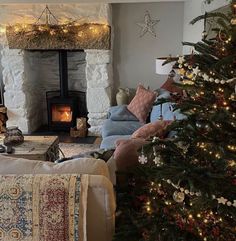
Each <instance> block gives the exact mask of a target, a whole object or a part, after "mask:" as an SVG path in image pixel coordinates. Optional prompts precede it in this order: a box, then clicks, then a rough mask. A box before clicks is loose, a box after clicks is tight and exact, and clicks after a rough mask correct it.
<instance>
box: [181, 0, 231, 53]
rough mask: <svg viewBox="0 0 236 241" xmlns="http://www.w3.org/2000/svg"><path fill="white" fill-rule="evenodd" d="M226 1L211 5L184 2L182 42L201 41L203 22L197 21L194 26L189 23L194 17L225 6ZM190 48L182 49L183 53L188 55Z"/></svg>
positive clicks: (199, 0)
mask: <svg viewBox="0 0 236 241" xmlns="http://www.w3.org/2000/svg"><path fill="white" fill-rule="evenodd" d="M227 3H229V1H227V0H215V1H213V2H212V3H211V4H209V5H208V4H204V0H186V2H185V3H184V34H183V40H184V41H187V42H193V43H195V42H198V41H199V40H201V37H202V32H203V29H204V21H199V22H197V23H195V24H194V25H191V24H190V22H191V20H192V19H194V18H195V17H197V16H199V15H202V14H204V13H205V12H206V11H207V12H209V11H213V10H215V9H217V8H220V7H222V6H225V5H227ZM189 51H190V48H189V47H184V48H183V53H184V54H187V53H189Z"/></svg>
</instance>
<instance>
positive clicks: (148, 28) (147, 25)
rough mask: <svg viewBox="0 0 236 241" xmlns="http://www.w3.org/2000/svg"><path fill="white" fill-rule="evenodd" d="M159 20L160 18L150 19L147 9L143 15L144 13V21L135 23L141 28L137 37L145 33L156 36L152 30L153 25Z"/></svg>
mask: <svg viewBox="0 0 236 241" xmlns="http://www.w3.org/2000/svg"><path fill="white" fill-rule="evenodd" d="M158 22H160V20H158V19H157V20H155V19H152V18H151V16H150V13H149V12H148V11H146V13H145V15H144V22H142V23H137V25H138V26H139V27H140V28H141V32H140V35H139V37H140V38H141V37H143V36H144V35H145V34H146V33H150V34H151V35H152V36H154V37H156V36H157V35H156V33H155V30H154V26H155V25H156V24H157V23H158Z"/></svg>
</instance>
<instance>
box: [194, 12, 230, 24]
mask: <svg viewBox="0 0 236 241" xmlns="http://www.w3.org/2000/svg"><path fill="white" fill-rule="evenodd" d="M215 17H217V18H222V19H224V20H225V21H226V22H227V23H228V24H230V20H231V19H230V18H229V17H228V16H227V15H226V14H224V13H220V12H216V13H214V12H211V13H207V16H205V14H204V15H200V16H198V17H196V18H194V19H193V20H192V21H191V22H190V24H192V25H193V24H195V23H196V22H198V21H200V20H202V19H205V18H215Z"/></svg>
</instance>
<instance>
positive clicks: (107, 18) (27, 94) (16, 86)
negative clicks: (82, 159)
mask: <svg viewBox="0 0 236 241" xmlns="http://www.w3.org/2000/svg"><path fill="white" fill-rule="evenodd" d="M49 7H50V9H51V10H52V11H53V12H55V13H56V15H57V16H58V18H61V19H60V20H61V21H62V22H63V21H64V20H65V19H78V16H80V17H81V19H82V20H81V21H82V23H102V24H106V26H104V30H106V31H108V30H109V31H108V32H107V33H108V34H109V36H108V37H109V38H107V39H106V40H107V41H109V44H107V45H106V46H108V47H106V48H103V47H100V46H101V45H99V46H97V47H96V46H94V45H93V46H92V45H86V46H82V47H80V48H76V49H83V50H84V59H83V60H82V61H83V62H84V64H83V68H84V80H85V82H86V85H84V87H85V88H82V89H81V88H80V84H78V85H77V84H76V85H74V83H75V81H77V77H78V76H79V78H80V74H79V72H78V71H77V70H75V69H76V67H77V66H76V65H78V62H80V61H81V59H79V58H80V57H75V56H76V54H77V53H76V52H74V53H73V52H71V51H70V50H71V49H70V48H68V62H69V59H70V62H71V63H72V64H71V63H69V67H68V70H69V82H70V81H71V80H72V82H71V83H73V86H70V84H69V90H70V91H69V92H68V95H69V96H71V95H72V96H73V97H74V95H76V96H77V95H78V92H77V91H81V90H82V92H84V93H80V94H81V95H82V97H81V98H80V97H77V98H79V100H78V101H79V103H81V102H83V101H84V102H85V103H86V106H87V112H86V113H88V115H87V117H88V124H89V125H90V127H89V131H88V134H89V135H90V136H99V135H100V134H101V127H102V124H103V122H104V121H105V119H106V117H107V111H108V109H109V107H110V106H111V100H112V85H113V76H112V72H113V70H112V49H111V48H110V47H111V46H112V39H113V38H112V36H111V34H113V32H112V31H110V28H107V27H108V25H109V26H111V23H112V20H111V17H112V12H111V6H110V4H104V3H96V4H95V3H93V4H87V3H86V4H63V5H60V4H54V5H50V6H49ZM44 8H45V4H38V5H37V7H36V5H33V4H32V5H28V6H27V8H23V7H22V8H20V9H19V7H16V6H15V5H7V6H6V7H5V8H4V9H1V12H2V11H3V10H4V14H3V15H4V18H3V17H2V18H1V17H0V18H1V22H2V23H3V24H5V25H4V26H8V25H9V24H11V25H14V24H16V23H19V24H22V23H23V24H24V23H32V22H34V19H35V16H39V15H40V14H41V12H42V10H43V9H44ZM3 15H1V16H3ZM16 16H19V18H16ZM25 16H27V17H28V18H27V19H25ZM88 31H89V36H90V33H91V34H93V28H91V30H90V29H89V30H88ZM94 34H95V35H93V36H97V37H99V36H100V35H99V34H97V33H94ZM62 40H63V39H62ZM98 40H100V39H99V38H98ZM16 42H17V41H16ZM16 42H12V44H13V45H14V44H17V43H16ZM1 43H2V50H1V64H2V70H3V71H2V73H3V82H4V89H5V93H4V100H5V105H6V107H7V110H8V121H7V126H15V125H16V126H18V127H19V128H20V129H21V130H22V131H23V133H25V134H30V133H33V132H35V130H37V129H38V128H39V126H41V125H43V124H46V123H47V118H48V117H47V104H46V96H45V94H46V92H47V96H49V98H53V97H59V99H60V96H61V93H60V92H61V91H60V90H59V86H60V84H59V71H58V56H57V57H55V56H54V57H52V55H53V51H55V50H54V49H61V48H60V47H55V46H56V45H55V46H54V47H55V48H54V49H53V48H52V49H50V51H51V52H50V51H45V52H43V54H41V53H40V51H41V50H44V49H49V48H47V46H46V45H44V46H42V48H40V49H38V48H37V51H34V52H32V51H30V50H32V49H34V50H36V49H35V48H32V47H31V46H30V47H28V46H27V47H26V48H20V47H19V46H10V45H9V42H8V39H7V35H6V33H4V34H2V35H1ZM29 43H30V42H29ZM107 43H108V42H107ZM62 49H64V48H63V47H62ZM45 55H47V56H45ZM41 61H42V63H40V62H41ZM70 65H71V66H72V67H71V66H70ZM42 69H43V70H42ZM48 76H49V77H50V78H47V77H48ZM71 76H72V79H71ZM51 77H52V78H51ZM50 80H51V81H50ZM79 81H80V80H79ZM79 81H78V82H79ZM71 87H73V88H71ZM74 87H76V88H74ZM77 87H78V88H77ZM72 90H73V91H72ZM74 90H76V92H77V93H76V94H75V93H74ZM48 91H49V92H48ZM59 107H60V108H56V110H57V111H58V110H59V111H58V112H59V113H61V110H62V109H63V108H62V109H61V106H59ZM62 107H63V106H62ZM78 111H79V112H80V109H79V110H78ZM66 112H67V114H68V113H69V114H70V109H68V107H66ZM79 115H80V113H78V116H79ZM52 118H53V120H57V118H58V116H53V117H52ZM72 119H73V118H72ZM68 120H70V118H69V119H68ZM55 122H57V121H55ZM54 124H55V123H54ZM63 124H65V123H63Z"/></svg>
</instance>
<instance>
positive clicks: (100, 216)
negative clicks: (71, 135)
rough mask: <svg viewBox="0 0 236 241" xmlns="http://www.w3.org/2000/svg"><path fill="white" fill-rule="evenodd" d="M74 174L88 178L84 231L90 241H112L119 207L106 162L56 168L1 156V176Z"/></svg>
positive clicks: (69, 163)
mask: <svg viewBox="0 0 236 241" xmlns="http://www.w3.org/2000/svg"><path fill="white" fill-rule="evenodd" d="M74 173H76V174H88V175H87V176H88V192H87V201H86V205H87V206H86V209H87V214H86V219H87V221H86V222H87V225H86V227H84V232H85V233H87V235H86V236H87V240H88V241H94V240H96V241H111V240H112V237H113V234H114V230H115V209H116V204H115V196H114V190H113V185H112V183H111V181H110V175H109V171H108V167H107V165H106V163H105V162H104V161H103V160H99V159H94V158H80V159H73V160H69V161H66V162H63V163H58V164H55V163H51V162H43V161H33V160H26V159H20V158H11V157H6V156H0V175H1V176H4V175H23V174H24V175H25V174H26V175H27V174H31V175H32V174H33V175H37V174H50V175H52V176H53V175H56V174H74ZM0 224H1V223H0ZM1 225H2V224H1ZM84 241H85V240H84Z"/></svg>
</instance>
